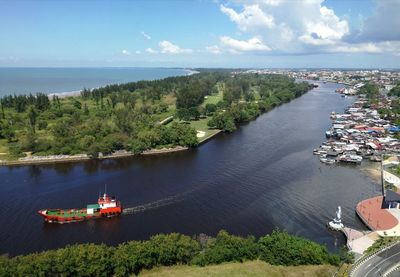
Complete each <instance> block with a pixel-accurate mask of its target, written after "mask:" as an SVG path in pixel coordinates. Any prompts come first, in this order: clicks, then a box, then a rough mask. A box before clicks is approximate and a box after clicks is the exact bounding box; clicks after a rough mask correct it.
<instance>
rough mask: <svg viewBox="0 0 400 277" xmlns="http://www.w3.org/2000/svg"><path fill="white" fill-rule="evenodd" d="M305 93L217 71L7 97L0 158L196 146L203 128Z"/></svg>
mask: <svg viewBox="0 0 400 277" xmlns="http://www.w3.org/2000/svg"><path fill="white" fill-rule="evenodd" d="M309 89H310V86H309V85H308V84H307V83H296V82H295V81H294V80H293V79H291V78H288V77H286V76H282V75H258V74H236V75H233V74H232V73H230V72H227V71H215V72H201V73H199V74H195V75H192V76H181V77H170V78H165V79H162V80H155V81H139V82H131V83H126V84H115V85H108V86H105V87H102V88H97V89H92V90H89V89H83V90H82V92H81V95H80V96H75V97H66V98H59V97H57V96H53V97H48V96H47V95H45V94H42V93H38V94H36V95H8V96H5V97H3V98H1V99H0V104H1V107H0V153H1V154H2V156H1V157H0V159H16V158H18V157H23V156H25V155H27V154H31V155H52V154H66V155H70V154H81V153H86V154H89V155H90V156H92V157H97V156H98V155H99V153H102V154H110V153H112V152H115V151H117V150H127V151H131V152H133V153H141V152H142V151H144V150H147V149H154V148H164V147H174V146H178V145H179V146H187V147H194V146H196V145H197V144H198V143H199V139H198V137H197V131H199V130H201V128H203V129H204V128H205V129H207V130H209V129H221V130H223V131H227V132H230V131H233V130H234V129H235V128H236V125H237V124H238V123H241V122H246V121H249V120H252V119H254V118H256V117H257V116H258V115H260V114H261V113H263V112H265V111H268V110H270V109H272V108H273V107H275V106H277V105H280V104H282V103H284V102H287V101H290V100H291V99H293V98H295V97H298V96H300V95H302V94H303V93H305V92H307V91H308V90H309ZM208 97H209V98H208ZM211 99H213V101H211ZM166 118H171V120H168V121H166V122H163V124H160V122H162V121H163V120H164V119H166ZM200 123H204V124H203V125H201V124H200ZM199 126H200V127H199ZM201 126H202V127H201ZM207 130H204V131H207ZM207 135H208V134H207Z"/></svg>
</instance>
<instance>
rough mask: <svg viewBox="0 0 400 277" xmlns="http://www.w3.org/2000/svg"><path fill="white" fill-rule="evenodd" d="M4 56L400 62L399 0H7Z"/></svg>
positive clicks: (196, 62) (285, 63)
mask: <svg viewBox="0 0 400 277" xmlns="http://www.w3.org/2000/svg"><path fill="white" fill-rule="evenodd" d="M0 66H2V67H261V68H292V67H295V68H313V67H314V68H399V67H400V0H131V1H128V0H113V1H102V0H99V1H96V0H68V1H64V0H57V1H56V0H26V1H23V0H9V1H5V0H0Z"/></svg>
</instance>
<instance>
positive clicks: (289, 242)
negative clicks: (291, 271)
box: [259, 230, 339, 266]
mask: <svg viewBox="0 0 400 277" xmlns="http://www.w3.org/2000/svg"><path fill="white" fill-rule="evenodd" d="M259 247H260V259H261V260H263V261H266V262H268V263H270V264H272V265H286V266H287V265H311V264H314V265H318V264H326V263H333V264H335V265H336V264H338V263H339V259H338V258H336V257H331V255H330V254H329V253H328V250H327V249H326V247H325V246H322V245H319V244H317V243H315V242H312V241H310V240H307V239H303V238H300V237H297V236H292V235H289V234H288V233H287V232H285V231H279V230H274V231H273V232H272V234H270V235H267V236H265V237H262V238H260V240H259Z"/></svg>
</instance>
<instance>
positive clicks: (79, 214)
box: [38, 194, 122, 223]
mask: <svg viewBox="0 0 400 277" xmlns="http://www.w3.org/2000/svg"><path fill="white" fill-rule="evenodd" d="M38 213H39V215H41V216H42V217H43V218H44V220H45V221H46V222H49V223H70V222H78V221H84V220H88V219H93V218H100V217H113V216H118V215H120V214H121V213H122V205H121V203H120V202H119V201H117V200H116V199H115V197H110V196H107V194H104V196H102V197H99V199H98V204H90V205H87V208H86V209H85V208H84V209H70V210H63V209H48V210H40V211H38Z"/></svg>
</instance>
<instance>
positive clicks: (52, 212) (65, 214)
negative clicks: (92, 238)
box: [47, 209, 87, 217]
mask: <svg viewBox="0 0 400 277" xmlns="http://www.w3.org/2000/svg"><path fill="white" fill-rule="evenodd" d="M83 211H84V212H82V211H81V210H74V211H69V210H64V212H63V213H61V210H48V211H47V215H50V216H61V217H73V216H87V213H86V209H85V210H83Z"/></svg>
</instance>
